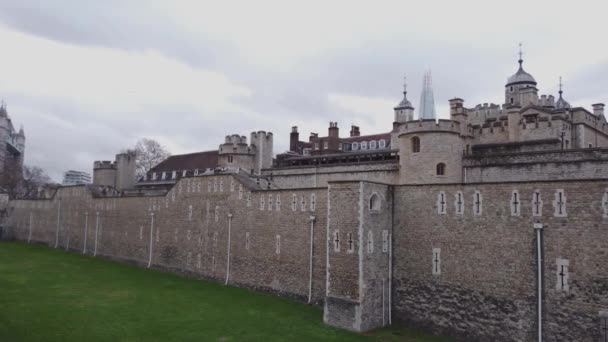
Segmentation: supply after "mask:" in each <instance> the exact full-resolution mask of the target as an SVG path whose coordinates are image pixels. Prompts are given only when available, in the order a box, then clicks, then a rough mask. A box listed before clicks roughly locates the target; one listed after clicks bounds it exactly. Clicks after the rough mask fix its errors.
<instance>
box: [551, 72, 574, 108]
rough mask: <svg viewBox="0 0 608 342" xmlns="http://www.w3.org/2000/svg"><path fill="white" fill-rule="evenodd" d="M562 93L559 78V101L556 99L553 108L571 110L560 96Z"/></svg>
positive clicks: (560, 79)
mask: <svg viewBox="0 0 608 342" xmlns="http://www.w3.org/2000/svg"><path fill="white" fill-rule="evenodd" d="M563 93H564V92H563V91H562V78H561V77H560V78H559V99H557V102H555V108H557V109H569V108H571V106H570V104H569V103H568V101H566V100H564V97H563V96H562V94H563Z"/></svg>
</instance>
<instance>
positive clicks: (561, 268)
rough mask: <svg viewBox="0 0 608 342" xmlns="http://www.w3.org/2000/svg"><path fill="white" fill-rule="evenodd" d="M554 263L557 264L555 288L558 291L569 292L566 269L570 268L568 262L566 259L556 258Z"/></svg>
mask: <svg viewBox="0 0 608 342" xmlns="http://www.w3.org/2000/svg"><path fill="white" fill-rule="evenodd" d="M555 263H556V264H557V272H556V273H557V285H556V287H555V288H556V289H557V290H558V291H569V290H570V286H569V285H568V278H569V275H568V267H569V266H570V262H569V261H568V259H562V258H558V259H557V260H556V261H555Z"/></svg>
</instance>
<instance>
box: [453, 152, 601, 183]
mask: <svg viewBox="0 0 608 342" xmlns="http://www.w3.org/2000/svg"><path fill="white" fill-rule="evenodd" d="M606 161H608V150H606V149H577V150H564V151H561V150H557V151H536V152H521V153H501V154H494V155H481V156H475V155H473V156H467V157H465V158H464V159H463V167H464V172H465V177H464V181H465V183H481V182H487V183H490V182H505V181H507V182H508V181H519V182H528V181H543V180H562V179H571V180H576V179H602V178H607V177H608V173H606Z"/></svg>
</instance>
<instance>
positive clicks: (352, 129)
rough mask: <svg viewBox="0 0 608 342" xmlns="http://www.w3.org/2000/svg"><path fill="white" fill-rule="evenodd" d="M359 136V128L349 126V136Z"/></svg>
mask: <svg viewBox="0 0 608 342" xmlns="http://www.w3.org/2000/svg"><path fill="white" fill-rule="evenodd" d="M360 135H361V132H359V126H355V125H352V126H350V136H351V137H358V136H360Z"/></svg>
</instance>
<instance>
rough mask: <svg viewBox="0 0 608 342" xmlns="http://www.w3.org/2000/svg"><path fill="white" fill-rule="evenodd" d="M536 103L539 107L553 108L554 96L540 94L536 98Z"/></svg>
mask: <svg viewBox="0 0 608 342" xmlns="http://www.w3.org/2000/svg"><path fill="white" fill-rule="evenodd" d="M538 105H539V106H541V107H548V108H555V97H553V95H541V96H540V98H539V99H538Z"/></svg>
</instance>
